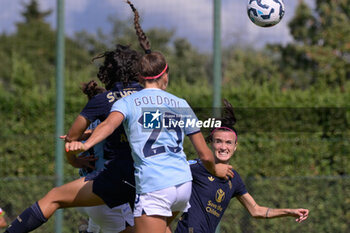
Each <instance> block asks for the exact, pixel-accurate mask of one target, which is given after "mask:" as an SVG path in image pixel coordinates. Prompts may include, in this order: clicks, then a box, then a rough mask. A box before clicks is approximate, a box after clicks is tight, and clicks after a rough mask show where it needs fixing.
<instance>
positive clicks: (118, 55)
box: [92, 44, 141, 90]
mask: <svg viewBox="0 0 350 233" xmlns="http://www.w3.org/2000/svg"><path fill="white" fill-rule="evenodd" d="M100 58H104V62H103V65H101V66H100V68H99V72H98V73H97V77H98V79H99V80H100V81H101V82H102V83H103V84H104V85H105V87H106V89H107V90H110V89H112V88H113V86H114V84H115V83H116V82H123V84H124V85H127V84H128V83H129V82H131V81H138V76H139V75H138V74H139V73H138V64H139V60H140V58H141V54H140V53H138V52H136V51H135V50H132V49H130V48H129V46H124V45H120V44H117V46H116V49H115V50H113V51H107V52H104V53H103V54H101V55H99V56H96V57H94V58H93V59H92V61H94V60H96V59H100Z"/></svg>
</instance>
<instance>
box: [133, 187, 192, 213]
mask: <svg viewBox="0 0 350 233" xmlns="http://www.w3.org/2000/svg"><path fill="white" fill-rule="evenodd" d="M191 190H192V182H191V181H189V182H186V183H183V184H179V185H176V186H172V187H169V188H165V189H161V190H157V191H154V192H151V193H143V194H137V195H136V199H135V208H134V216H135V217H140V216H141V215H143V214H146V215H158V216H165V217H171V216H172V212H175V211H179V212H185V211H187V209H188V208H190V207H191V206H190V203H189V200H190V197H191Z"/></svg>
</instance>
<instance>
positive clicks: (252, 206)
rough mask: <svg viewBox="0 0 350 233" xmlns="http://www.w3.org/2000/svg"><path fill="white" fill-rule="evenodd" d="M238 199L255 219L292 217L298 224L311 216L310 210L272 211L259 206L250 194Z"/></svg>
mask: <svg viewBox="0 0 350 233" xmlns="http://www.w3.org/2000/svg"><path fill="white" fill-rule="evenodd" d="M237 199H238V200H239V201H240V202H241V204H242V205H243V206H244V207H245V208H246V209H247V210H248V211H249V213H250V215H251V216H253V217H254V218H277V217H288V216H290V217H295V218H296V220H295V221H296V222H302V221H304V220H305V219H307V217H308V215H309V210H308V209H272V208H268V207H265V206H259V205H258V204H257V203H256V202H255V200H254V198H253V197H252V196H251V195H250V194H249V193H246V194H243V195H242V196H238V197H237Z"/></svg>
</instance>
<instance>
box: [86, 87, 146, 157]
mask: <svg viewBox="0 0 350 233" xmlns="http://www.w3.org/2000/svg"><path fill="white" fill-rule="evenodd" d="M142 88H143V87H142V86H140V84H138V83H137V82H133V83H131V84H129V85H128V86H125V87H124V85H123V83H116V84H115V86H114V87H113V88H112V89H111V90H110V91H106V92H104V93H101V94H98V95H96V96H94V97H93V98H92V99H90V100H89V102H88V103H87V104H86V105H85V107H84V109H83V110H82V111H81V113H80V115H81V116H83V117H85V118H86V119H88V120H89V121H90V122H94V121H95V120H97V119H99V120H100V121H101V122H102V121H104V120H105V119H106V118H107V117H108V115H109V113H110V110H111V107H112V105H113V104H114V102H115V101H117V100H118V99H120V98H122V97H125V96H128V95H131V94H132V93H134V92H137V91H140V90H141V89H142ZM104 157H105V159H108V160H110V159H123V160H124V159H132V158H131V149H130V146H129V142H128V140H127V137H126V134H125V131H124V128H123V126H122V125H121V126H119V127H118V128H117V129H116V130H115V131H114V132H113V133H112V134H111V135H110V136H108V137H107V138H106V142H105V145H104Z"/></svg>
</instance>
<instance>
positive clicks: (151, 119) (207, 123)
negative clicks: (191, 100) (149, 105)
mask: <svg viewBox="0 0 350 233" xmlns="http://www.w3.org/2000/svg"><path fill="white" fill-rule="evenodd" d="M142 118H143V119H142V121H141V122H140V123H141V124H142V125H143V128H144V129H162V128H165V129H178V128H198V129H200V128H217V127H221V121H220V120H217V119H215V118H207V119H206V120H198V119H197V117H196V116H195V114H194V113H193V112H191V113H190V112H189V111H188V110H187V109H182V110H180V111H178V112H177V113H174V112H171V111H169V109H165V110H164V111H160V110H159V109H156V110H152V109H151V110H150V109H147V110H144V111H143V117H142Z"/></svg>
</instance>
